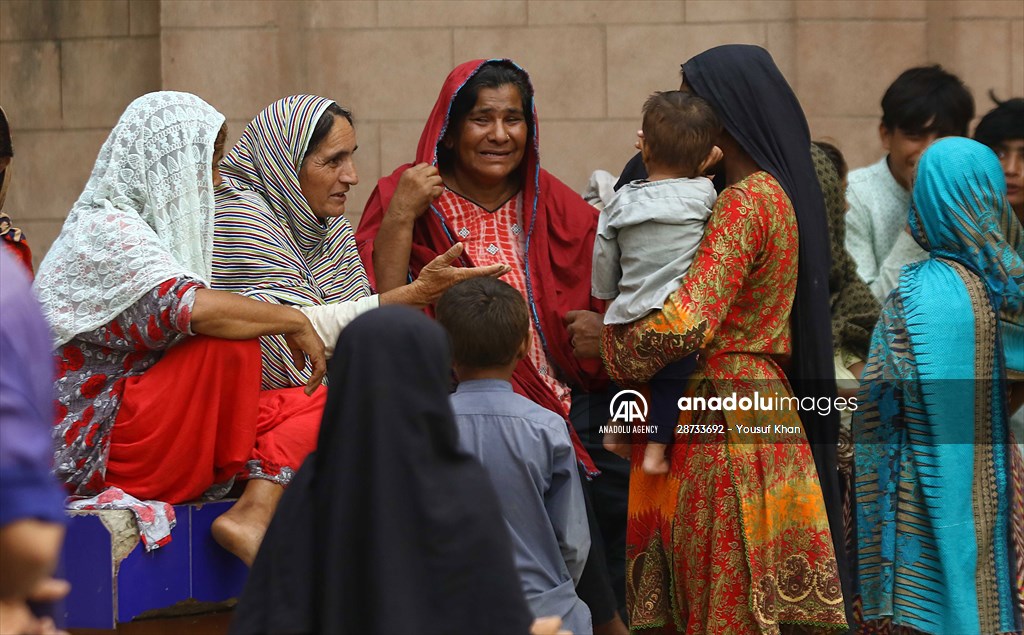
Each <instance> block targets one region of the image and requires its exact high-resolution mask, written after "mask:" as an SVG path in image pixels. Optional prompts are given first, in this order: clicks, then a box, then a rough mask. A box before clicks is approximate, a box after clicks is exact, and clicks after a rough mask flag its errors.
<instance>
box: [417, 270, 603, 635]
mask: <svg viewBox="0 0 1024 635" xmlns="http://www.w3.org/2000/svg"><path fill="white" fill-rule="evenodd" d="M436 314H437V320H438V321H439V322H440V323H441V324H442V325H443V326H444V327H445V329H446V330H447V331H448V334H449V335H450V336H451V339H452V359H453V362H454V366H455V373H456V375H457V376H458V379H459V386H458V390H456V392H455V394H453V395H452V398H451V404H452V410H453V411H454V413H455V423H456V425H457V426H458V429H459V445H460V447H462V448H463V449H464V450H465V451H467V452H469V453H470V454H472V455H474V456H475V457H476V458H477V459H479V461H480V462H481V463H482V464H483V466H484V468H486V469H487V472H488V474H489V476H490V478H491V482H492V483H493V485H494V489H495V491H497V492H498V498H499V500H500V501H501V507H502V514H503V516H504V519H505V524H506V526H507V527H508V529H509V533H510V535H511V537H512V543H513V545H514V548H515V561H516V568H517V569H518V571H519V579H520V582H521V584H522V588H523V594H524V595H525V596H526V601H527V602H528V603H529V605H530V609H531V610H532V611H533V615H534V617H540V616H546V615H558V616H560V617H561V618H562V625H563V628H566V629H568V630H570V631H572V632H573V633H576V634H577V635H586V634H588V633H592V632H593V625H592V623H591V616H590V609H588V608H587V605H586V604H584V603H583V601H582V600H580V598H579V596H578V595H577V594H576V584H577V583H578V582H579V579H580V575H581V574H582V573H583V567H584V565H585V564H586V559H587V553H588V552H589V550H590V530H589V526H588V523H587V514H586V507H585V503H584V499H583V489H582V486H581V483H580V477H579V472H578V471H577V468H576V456H575V453H574V452H573V448H572V442H571V441H570V439H569V433H568V431H567V429H566V426H565V421H564V420H563V419H562V417H560V416H558V415H556V414H555V413H553V412H551V411H549V410H546V409H544V408H542V407H540V406H538V405H537V404H535V403H533V402H532V401H530V400H529V399H527V398H526V397H523V396H521V395H518V394H516V393H515V392H513V391H512V384H511V379H512V373H513V370H514V369H515V367H516V364H517V363H518V362H519V360H520V359H522V358H523V357H524V356H525V355H526V354H527V352H528V351H529V347H530V328H529V326H530V323H529V320H530V318H529V314H528V312H527V308H526V302H525V301H524V300H523V297H522V295H521V294H520V293H519V292H518V291H516V290H515V289H513V288H512V287H511V286H509V285H508V284H506V283H504V282H501V281H500V280H495V279H493V278H475V279H473V280H467V281H465V282H462V283H459V284H457V285H455V286H454V287H452V288H451V289H449V290H448V291H447V292H446V293H445V294H444V295H443V296H442V297H441V299H440V301H439V302H438V303H437V311H436Z"/></svg>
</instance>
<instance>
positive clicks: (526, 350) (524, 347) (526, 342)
mask: <svg viewBox="0 0 1024 635" xmlns="http://www.w3.org/2000/svg"><path fill="white" fill-rule="evenodd" d="M532 343H533V333H532V332H530V331H527V332H526V337H524V338H523V343H522V344H520V345H519V350H518V351H516V361H517V362H518V361H519V360H521V359H526V356H527V355H529V354H530V345H531V344H532Z"/></svg>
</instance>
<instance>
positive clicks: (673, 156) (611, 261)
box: [591, 91, 721, 474]
mask: <svg viewBox="0 0 1024 635" xmlns="http://www.w3.org/2000/svg"><path fill="white" fill-rule="evenodd" d="M720 130H721V124H720V123H719V121H718V117H717V116H716V115H715V112H714V111H713V110H712V109H711V106H709V105H708V103H707V102H705V101H704V100H703V99H701V98H700V97H697V96H696V95H693V94H692V93H688V92H682V91H668V92H662V93H655V94H653V95H651V96H650V97H649V98H648V99H647V101H646V103H644V111H643V130H642V133H641V134H640V135H639V136H640V140H639V142H638V147H639V148H640V152H641V156H642V158H643V161H644V167H646V168H647V174H648V177H647V179H646V180H638V181H633V182H631V183H627V184H626V185H624V186H623V187H622V188H621V189H620V190H619V191H618V193H616V195H615V197H614V198H612V199H611V201H609V202H608V205H607V207H605V209H604V210H603V211H602V212H601V216H600V220H599V221H598V227H597V239H596V241H595V243H594V265H593V281H592V290H591V291H592V294H593V295H594V297H596V298H601V299H605V300H612V302H611V304H610V305H609V306H608V310H607V312H606V313H605V314H604V323H605V324H627V323H629V322H635V321H636V320H639V319H641V318H643V317H644V316H646V315H647V314H648V313H651V312H652V311H657V310H660V309H661V308H662V306H664V304H665V300H666V299H668V296H669V295H671V294H672V292H674V291H675V290H676V289H678V288H679V286H680V284H681V283H682V280H683V275H684V274H685V273H686V272H687V270H689V268H690V264H691V263H692V262H693V258H694V255H695V254H696V253H697V247H698V245H700V241H701V239H702V238H703V237H704V225H705V224H706V223H707V220H708V218H709V217H710V216H711V208H712V206H713V205H714V204H715V198H716V194H715V188H714V186H713V185H712V184H711V181H710V180H709V179H707V178H705V177H703V176H701V175H702V174H703V172H704V169H705V168H706V167H707V166H708V165H710V164H712V163H715V162H717V161H718V159H719V158H721V150H719V149H718V147H717V146H715V140H716V139H717V138H718V134H719V132H720ZM696 358H697V355H696V354H693V355H690V356H688V357H686V358H684V359H682V360H679V361H678V362H674V363H672V364H669V365H668V366H666V367H665V368H664V369H662V370H661V371H659V372H658V373H657V374H656V375H655V376H654V377H652V378H651V381H650V383H649V384H648V388H649V389H650V401H651V403H650V409H649V415H648V417H647V424H648V425H650V426H654V427H655V428H656V432H653V433H651V434H650V435H648V442H647V448H646V450H645V452H644V462H643V469H644V471H645V472H646V473H648V474H666V473H667V472H668V470H669V464H668V460H667V458H666V449H667V447H668V444H669V443H670V442H671V441H672V438H673V436H674V433H675V426H676V421H677V420H678V418H679V410H678V408H677V407H676V403H677V401H678V399H679V397H681V396H682V395H683V390H684V388H685V386H686V382H687V380H688V379H689V376H690V374H691V373H693V370H694V368H695V367H696ZM628 442H629V439H628V435H618V434H612V435H606V436H605V447H607V448H608V449H609V450H612V451H613V452H616V453H620V454H622V453H625V451H626V450H625V448H623V446H624V445H625V444H627V443H628Z"/></svg>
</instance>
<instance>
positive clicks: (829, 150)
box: [812, 141, 850, 181]
mask: <svg viewBox="0 0 1024 635" xmlns="http://www.w3.org/2000/svg"><path fill="white" fill-rule="evenodd" d="M812 145H816V146H818V149H819V150H821V151H822V152H824V153H825V156H826V157H828V160H829V161H831V162H832V167H834V168H835V169H836V174H837V175H839V180H840V181H842V180H843V179H845V178H846V175H847V174H848V173H849V171H850V168H849V167H848V166H847V164H846V157H844V156H843V153H842V152H841V151H840V150H839V148H837V147H836V146H834V145H833V144H831V143H829V142H828V141H813V142H812Z"/></svg>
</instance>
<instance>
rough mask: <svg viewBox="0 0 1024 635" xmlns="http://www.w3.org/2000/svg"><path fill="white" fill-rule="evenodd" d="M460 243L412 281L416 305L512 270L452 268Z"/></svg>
mask: <svg viewBox="0 0 1024 635" xmlns="http://www.w3.org/2000/svg"><path fill="white" fill-rule="evenodd" d="M462 251H463V246H462V243H455V244H454V245H453V246H452V247H451V249H449V250H448V251H446V252H444V253H443V254H441V255H440V256H437V257H436V258H434V259H433V260H431V261H430V262H429V263H427V265H426V266H425V267H423V269H422V270H421V271H420V275H419V277H418V278H416V280H415V281H413V283H412V286H414V287H416V288H417V291H418V292H417V294H416V297H417V303H418V304H421V305H427V304H433V303H435V302H437V300H438V298H440V297H441V295H442V294H443V293H444V292H445V291H447V290H448V289H450V288H451V287H452V286H454V285H456V284H458V283H460V282H462V281H463V280H469V279H470V278H478V277H481V276H490V277H492V278H497V277H498V276H503V275H505V274H506V273H508V272H509V271H512V268H511V267H509V266H508V265H488V266H486V267H453V266H452V263H453V262H455V260H456V259H457V258H458V257H459V256H461V255H462Z"/></svg>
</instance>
